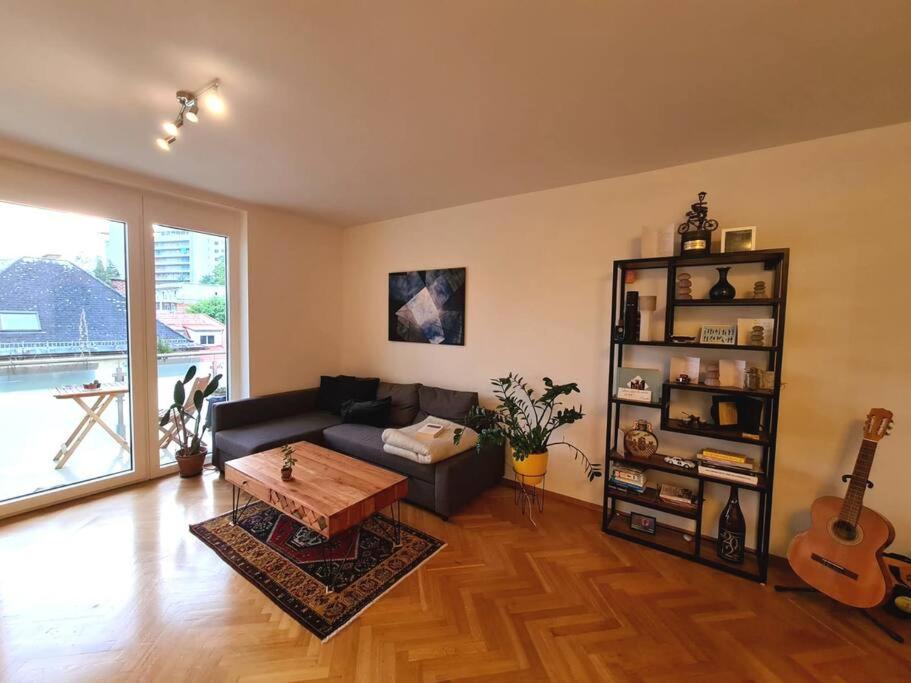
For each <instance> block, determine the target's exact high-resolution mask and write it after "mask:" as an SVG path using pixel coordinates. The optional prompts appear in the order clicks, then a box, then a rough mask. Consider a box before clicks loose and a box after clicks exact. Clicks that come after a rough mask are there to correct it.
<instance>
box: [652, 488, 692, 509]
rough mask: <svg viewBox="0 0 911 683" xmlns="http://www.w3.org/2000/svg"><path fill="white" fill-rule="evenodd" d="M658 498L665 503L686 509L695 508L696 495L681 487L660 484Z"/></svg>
mask: <svg viewBox="0 0 911 683" xmlns="http://www.w3.org/2000/svg"><path fill="white" fill-rule="evenodd" d="M658 497H659V498H660V499H661V500H663V501H664V502H666V503H673V504H674V505H683V506H686V507H695V505H696V494H695V493H693V492H692V491H690V490H689V489H685V488H683V487H681V486H674V485H673V484H661V486H660V487H659V488H658Z"/></svg>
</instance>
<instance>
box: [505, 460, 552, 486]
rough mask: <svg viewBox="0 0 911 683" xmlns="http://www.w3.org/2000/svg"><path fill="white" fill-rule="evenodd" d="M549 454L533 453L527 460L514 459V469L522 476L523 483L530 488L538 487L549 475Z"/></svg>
mask: <svg viewBox="0 0 911 683" xmlns="http://www.w3.org/2000/svg"><path fill="white" fill-rule="evenodd" d="M547 456H548V452H547V451H544V452H543V453H531V454H530V455H529V456H528V457H527V458H525V460H516V459H515V458H513V460H512V467H513V469H514V470H515V471H516V474H521V475H522V482H523V483H524V484H526V485H528V486H537V485H538V484H540V483H541V481H542V480H543V479H544V475H545V474H547Z"/></svg>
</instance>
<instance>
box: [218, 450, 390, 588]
mask: <svg viewBox="0 0 911 683" xmlns="http://www.w3.org/2000/svg"><path fill="white" fill-rule="evenodd" d="M292 447H293V448H294V457H295V458H296V459H297V464H296V465H294V478H293V479H292V480H291V481H282V476H281V467H282V460H283V459H284V456H283V454H282V452H281V449H280V448H273V449H272V450H268V451H263V452H262V453H256V454H254V455H248V456H246V457H245V458H238V459H237V460H231V461H229V462H228V463H226V464H225V479H227V480H228V481H229V482H231V484H232V485H233V487H234V488H233V494H232V499H231V502H232V518H231V521H232V523H234V524H238V523H240V521H241V520H242V519H243V515H244V512H246V510H247V508H248V507H249V505H250V503H251V502H253V500H255V499H258V500H261V501H263V502H264V503H267V504H269V505H271V506H272V507H273V508H275V509H276V510H278V511H280V512H283V513H285V514H286V515H288V516H290V517H293V518H294V519H296V520H297V521H299V522H300V523H301V524H303V525H304V526H306V527H307V528H308V529H311V530H312V531H315V532H316V533H318V534H319V535H320V536H322V537H323V538H325V539H326V540H327V541H331V540H333V539H334V538H335V537H336V536H338V535H339V534H341V533H342V532H344V531H347V530H348V529H351V528H352V527H359V526H360V525H361V524H362V523H363V522H364V521H365V520H366V519H368V518H369V517H371V516H372V515H373V514H374V513H376V512H379V511H380V510H384V509H386V508H390V509H391V517H392V525H391V530H392V540H393V543H394V544H395V545H396V546H397V545H399V544H400V543H401V527H400V525H401V510H400V509H399V501H401V499H402V498H404V497H405V496H406V495H407V493H408V478H407V477H405V476H403V475H401V474H396V473H395V472H390V471H389V470H385V469H383V468H381V467H377V466H376V465H371V464H370V463H367V462H364V461H362V460H358V459H356V458H351V457H349V456H347V455H342V454H341V453H336V452H335V451H332V450H329V449H328V448H323V447H322V446H317V445H316V444H312V443H308V442H306V441H301V442H298V443H295V444H292ZM245 493H246V494H247V500H246V503H245V504H244V505H243V506H241V500H242V499H243V496H244V494H245ZM358 535H359V534H357V533H355V534H352V540H351V541H350V542H349V544H350V545H349V548H348V551H347V552H346V553H345V554H344V557H346V558H347V557H348V556H349V555H350V554H351V550H352V549H353V544H354V543H356V542H357V537H358ZM329 545H330V544H329V543H323V544H322V547H323V562H324V564H325V566H326V568H327V576H329V581H328V583H327V584H326V591H327V592H331V591H332V590H333V589H334V575H331V573H330V572H329V568H330V566H331V563H330V561H329V558H328V551H329Z"/></svg>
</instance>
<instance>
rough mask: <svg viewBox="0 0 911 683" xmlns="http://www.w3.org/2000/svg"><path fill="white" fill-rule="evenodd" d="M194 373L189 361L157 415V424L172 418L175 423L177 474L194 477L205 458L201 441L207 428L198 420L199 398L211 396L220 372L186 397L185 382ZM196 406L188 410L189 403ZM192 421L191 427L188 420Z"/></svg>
mask: <svg viewBox="0 0 911 683" xmlns="http://www.w3.org/2000/svg"><path fill="white" fill-rule="evenodd" d="M194 377H196V366H195V365H191V366H190V369H189V370H187V374H186V375H184V378H183V380H182V381H181V380H177V382H176V383H175V384H174V402H173V403H172V404H171V406H170V407H169V408H168V409H167V410H165V411H164V413H163V414H162V417H161V422H160V424H161V426H162V427H164V426H166V425H167V424H168V423H170V422H172V421H173V423H174V425H175V426H176V430H175V431H174V441H176V442H177V446H178V448H177V453H176V460H177V469H178V470H179V471H180V476H181V477H196V476H199V475H200V474H202V467H203V464H204V463H205V461H206V455H207V454H208V448H207V447H206V444H205V443H203V441H202V437H203V436H204V435H205V433H206V429H207V428H208V427H207V426H206V425H205V424H204V423H203V420H202V407H203V402H204V401H205V400H206V398H208V397H209V396H211V395H212V394H213V393H214V392H215V390H216V389H218V383H219V382H220V381H221V375H215V377H213V378H212V379H211V380H210V381H209V383H208V384H207V385H206V387H205V388H202V389H196V391H195V392H194V393H193V395H192V396H191V397H190V401H187V398H188V397H187V389H186V385H187V384H189V383H190V382H192V381H193V378H194ZM190 405H192V406H193V408H195V409H196V412H195V414H192V413H190V412H189V406H190ZM190 422H192V423H193V426H192V428H191V427H190V426H189V423H190Z"/></svg>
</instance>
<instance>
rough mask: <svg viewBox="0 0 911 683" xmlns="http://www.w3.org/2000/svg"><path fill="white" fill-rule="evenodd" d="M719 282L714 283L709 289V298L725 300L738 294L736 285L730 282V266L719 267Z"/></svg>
mask: <svg viewBox="0 0 911 683" xmlns="http://www.w3.org/2000/svg"><path fill="white" fill-rule="evenodd" d="M717 270H718V282H716V283H715V284H714V285H712V288H711V289H710V290H709V299H711V300H712V301H725V300H727V299H733V298H734V296H735V295H736V294H737V290H736V289H734V285H732V284H731V283H730V282H728V271H729V270H730V268H728V267H725V268H718V269H717Z"/></svg>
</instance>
